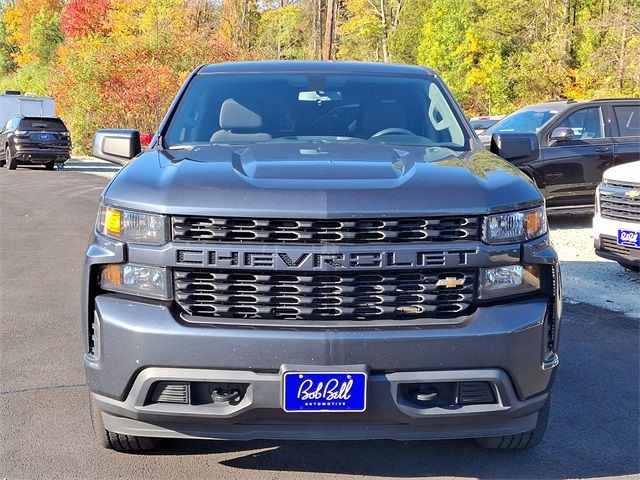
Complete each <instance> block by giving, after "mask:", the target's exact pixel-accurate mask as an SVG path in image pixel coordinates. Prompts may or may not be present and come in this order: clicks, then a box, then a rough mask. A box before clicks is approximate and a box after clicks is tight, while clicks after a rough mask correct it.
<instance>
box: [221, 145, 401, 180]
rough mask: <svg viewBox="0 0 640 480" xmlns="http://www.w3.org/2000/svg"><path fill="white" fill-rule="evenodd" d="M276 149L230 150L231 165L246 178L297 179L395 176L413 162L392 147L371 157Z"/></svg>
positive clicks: (364, 153)
mask: <svg viewBox="0 0 640 480" xmlns="http://www.w3.org/2000/svg"><path fill="white" fill-rule="evenodd" d="M277 150H280V149H277ZM261 153H262V154H261ZM277 153H278V152H277V151H275V152H270V153H267V152H256V151H254V149H253V148H244V149H241V150H236V151H234V152H233V154H232V156H233V158H232V164H233V168H234V170H235V171H236V173H238V174H239V175H241V176H243V177H245V178H246V179H249V180H256V181H259V182H260V183H262V182H265V181H270V180H271V181H285V182H286V181H296V183H299V182H304V181H310V182H312V181H313V182H315V181H323V180H326V181H332V182H339V181H344V182H353V181H356V182H361V181H376V180H387V181H388V180H398V179H400V178H401V177H403V176H404V175H405V174H406V173H407V172H408V171H409V170H410V169H411V167H412V166H413V162H411V161H409V159H408V154H407V152H404V151H401V150H395V149H391V148H390V149H388V150H387V149H385V150H384V151H383V152H375V154H374V155H373V158H371V154H372V153H374V152H372V151H368V152H361V154H360V155H357V154H356V155H354V154H353V153H351V155H349V156H345V155H344V154H342V152H331V151H323V150H321V149H309V148H307V149H299V148H296V149H293V148H288V149H287V151H286V152H284V151H282V152H281V155H277ZM367 154H369V155H367ZM361 159H365V160H361Z"/></svg>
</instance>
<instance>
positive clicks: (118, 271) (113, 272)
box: [102, 264, 122, 285]
mask: <svg viewBox="0 0 640 480" xmlns="http://www.w3.org/2000/svg"><path fill="white" fill-rule="evenodd" d="M102 281H103V283H104V282H107V283H108V284H110V285H122V268H121V266H120V265H115V264H112V265H106V266H105V267H104V268H103V270H102Z"/></svg>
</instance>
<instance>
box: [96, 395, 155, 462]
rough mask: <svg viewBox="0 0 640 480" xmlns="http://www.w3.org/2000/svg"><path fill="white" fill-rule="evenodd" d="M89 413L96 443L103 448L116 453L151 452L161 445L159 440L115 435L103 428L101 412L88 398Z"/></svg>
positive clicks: (120, 434)
mask: <svg viewBox="0 0 640 480" xmlns="http://www.w3.org/2000/svg"><path fill="white" fill-rule="evenodd" d="M89 412H90V413H91V426H92V427H93V433H94V435H95V437H96V439H97V440H98V443H99V444H100V445H101V446H102V447H104V448H108V449H111V450H115V451H117V452H132V453H134V452H145V451H148V450H153V449H154V448H156V447H158V446H159V445H160V443H161V440H160V439H159V438H151V437H137V436H135V435H124V434H122V433H115V432H111V431H109V430H107V429H106V428H104V422H103V421H102V412H101V411H100V409H99V408H98V406H97V405H96V403H95V402H94V401H93V399H92V398H91V397H89Z"/></svg>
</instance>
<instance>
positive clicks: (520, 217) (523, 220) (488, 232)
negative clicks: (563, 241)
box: [482, 207, 547, 244]
mask: <svg viewBox="0 0 640 480" xmlns="http://www.w3.org/2000/svg"><path fill="white" fill-rule="evenodd" d="M545 233H547V216H546V214H545V211H544V207H538V208H534V209H532V210H523V211H522V212H512V213H499V214H497V215H489V216H487V217H485V218H484V224H483V228H482V239H483V240H484V242H486V243H491V244H496V243H514V242H524V241H526V240H531V239H532V238H536V237H539V236H540V235H544V234H545Z"/></svg>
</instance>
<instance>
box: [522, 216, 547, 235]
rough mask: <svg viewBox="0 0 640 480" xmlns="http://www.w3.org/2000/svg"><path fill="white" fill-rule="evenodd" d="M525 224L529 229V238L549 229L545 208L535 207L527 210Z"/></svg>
mask: <svg viewBox="0 0 640 480" xmlns="http://www.w3.org/2000/svg"><path fill="white" fill-rule="evenodd" d="M524 224H525V226H526V230H527V238H535V237H538V236H540V235H542V234H544V233H545V232H546V231H547V225H546V220H545V215H544V210H540V209H535V210H529V211H528V212H525V219H524Z"/></svg>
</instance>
